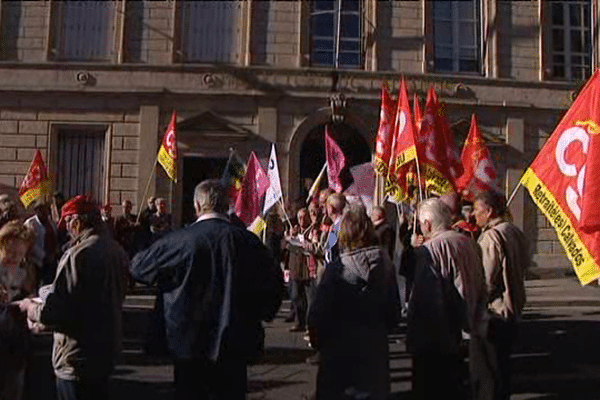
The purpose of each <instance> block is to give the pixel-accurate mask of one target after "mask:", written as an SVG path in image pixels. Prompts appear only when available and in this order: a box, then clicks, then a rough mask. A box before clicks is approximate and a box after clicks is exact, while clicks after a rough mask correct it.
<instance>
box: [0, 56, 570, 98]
mask: <svg viewBox="0 0 600 400" xmlns="http://www.w3.org/2000/svg"><path fill="white" fill-rule="evenodd" d="M404 76H405V79H406V81H407V85H408V89H409V92H410V94H412V93H414V92H416V93H417V94H418V95H420V96H424V95H425V93H426V91H427V88H428V87H429V86H430V85H433V87H434V88H435V89H436V90H437V92H438V93H439V95H440V97H441V98H442V99H443V100H444V101H446V102H448V103H459V104H472V105H488V106H489V105H497V106H507V107H524V108H527V107H534V108H546V109H566V108H567V107H568V106H569V105H570V103H571V101H572V99H573V96H574V94H575V93H576V91H577V90H578V89H579V87H580V84H574V83H566V82H519V81H514V80H508V79H488V78H484V77H481V76H476V75H461V76H456V75H440V74H405V75H404ZM400 77H401V73H399V72H368V71H349V70H338V71H336V70H331V69H319V68H298V69H280V68H268V67H256V66H251V67H237V66H231V65H196V64H181V65H166V66H157V65H140V64H120V65H113V64H90V63H42V64H20V63H0V91H2V92H26V93H27V92H28V93H39V92H45V93H52V92H67V93H73V92H75V93H81V94H83V93H98V94H100V93H105V94H110V93H112V94H134V93H135V94H138V95H160V94H173V95H194V94H196V95H198V94H206V95H209V94H212V95H238V96H259V97H260V96H269V97H274V98H286V97H292V98H293V97H299V98H307V97H317V98H321V97H328V96H330V95H331V93H332V92H334V91H338V92H342V93H345V94H346V96H348V97H352V98H356V99H363V100H377V99H379V96H380V90H381V82H382V81H384V80H385V81H387V82H388V85H389V86H390V91H391V92H392V93H395V92H396V90H397V87H398V82H399V79H400Z"/></svg>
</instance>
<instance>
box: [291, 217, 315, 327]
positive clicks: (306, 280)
mask: <svg viewBox="0 0 600 400" xmlns="http://www.w3.org/2000/svg"><path fill="white" fill-rule="evenodd" d="M297 218H298V224H297V225H296V226H294V227H293V228H292V230H291V231H289V232H288V234H287V235H286V241H287V249H288V251H289V261H288V263H289V264H288V267H289V271H290V272H289V273H290V294H291V300H292V307H293V309H294V311H293V314H294V315H295V317H296V324H295V325H294V326H293V327H291V328H290V332H304V331H305V330H306V315H307V313H308V299H307V290H308V288H309V285H310V276H309V270H308V261H309V260H308V254H307V252H306V251H305V249H304V247H303V245H304V244H305V243H307V242H308V235H309V233H310V218H309V216H308V210H307V209H306V208H301V209H300V210H299V211H298V213H297Z"/></svg>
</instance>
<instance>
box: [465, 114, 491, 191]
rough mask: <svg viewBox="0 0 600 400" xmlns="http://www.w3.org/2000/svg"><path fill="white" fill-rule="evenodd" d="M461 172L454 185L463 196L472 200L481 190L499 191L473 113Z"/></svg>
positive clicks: (489, 156) (489, 157)
mask: <svg viewBox="0 0 600 400" xmlns="http://www.w3.org/2000/svg"><path fill="white" fill-rule="evenodd" d="M461 159H462V165H463V168H464V172H463V174H462V175H461V176H460V178H458V180H457V182H456V186H457V188H458V191H459V192H460V193H464V192H466V193H464V194H463V197H465V198H466V199H467V200H472V199H473V197H474V196H475V195H476V194H477V193H478V192H481V191H488V190H493V191H495V192H500V188H499V187H498V185H497V183H496V177H497V176H498V175H497V174H496V169H495V168H494V163H493V162H492V157H491V155H490V151H489V150H488V148H487V147H486V145H485V142H484V140H483V136H482V135H481V131H480V130H479V126H478V124H477V117H476V116H475V114H473V115H472V116H471V128H470V129H469V135H468V136H467V140H466V141H465V145H464V147H463V151H462V156H461Z"/></svg>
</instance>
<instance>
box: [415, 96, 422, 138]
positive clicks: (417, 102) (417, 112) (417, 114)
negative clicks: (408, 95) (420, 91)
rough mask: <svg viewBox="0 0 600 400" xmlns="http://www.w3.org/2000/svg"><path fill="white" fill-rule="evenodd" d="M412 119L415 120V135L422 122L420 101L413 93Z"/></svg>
mask: <svg viewBox="0 0 600 400" xmlns="http://www.w3.org/2000/svg"><path fill="white" fill-rule="evenodd" d="M413 118H414V119H415V127H416V128H417V134H418V133H419V131H420V130H421V123H422V122H423V110H422V109H421V101H420V100H419V96H417V94H416V93H415V94H414V95H413Z"/></svg>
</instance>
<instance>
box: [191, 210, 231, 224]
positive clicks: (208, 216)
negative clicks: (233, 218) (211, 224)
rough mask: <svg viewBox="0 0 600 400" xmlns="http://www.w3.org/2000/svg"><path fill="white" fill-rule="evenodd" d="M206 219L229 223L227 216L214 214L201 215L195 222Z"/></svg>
mask: <svg viewBox="0 0 600 400" xmlns="http://www.w3.org/2000/svg"><path fill="white" fill-rule="evenodd" d="M207 219H222V220H223V221H227V222H229V218H227V216H225V215H223V214H219V213H216V212H209V213H206V214H202V215H201V216H200V217H198V219H197V220H196V222H201V221H206V220H207Z"/></svg>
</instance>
